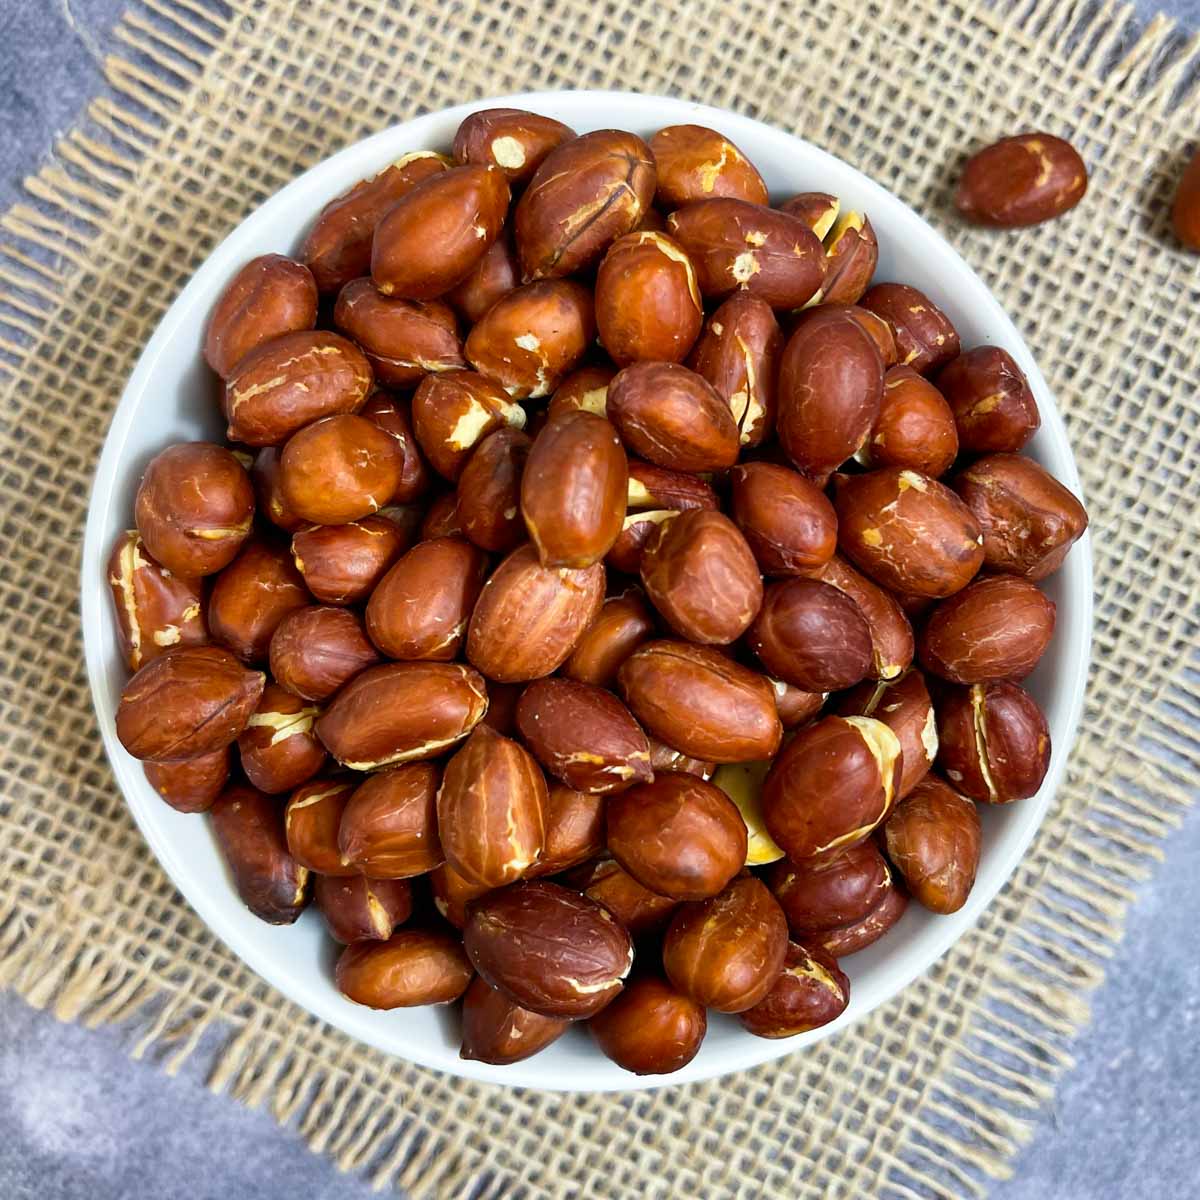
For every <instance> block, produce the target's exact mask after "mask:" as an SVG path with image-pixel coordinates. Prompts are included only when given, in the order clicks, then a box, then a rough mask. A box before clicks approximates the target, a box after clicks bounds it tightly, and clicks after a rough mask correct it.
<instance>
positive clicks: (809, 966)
mask: <svg viewBox="0 0 1200 1200" xmlns="http://www.w3.org/2000/svg"><path fill="white" fill-rule="evenodd" d="M849 1003H850V980H849V979H847V978H846V975H845V973H844V972H843V971H842V970H841V969H840V968H839V967H838V965H837V960H836V959H835V958H834V957H833V955H831V954H828V953H826V952H825V951H824V950H819V949H818V948H817V947H816V946H809V947H805V946H799V945H797V944H796V943H795V942H789V943H788V948H787V956H786V957H785V958H784V961H783V970H782V971H781V972H780V975H779V978H778V979H777V980H776V981H775V984H774V986H773V987H772V988H771V990H770V991H769V992H768V993H767V994H766V995H765V996H764V997H763V998H762V999H761V1000H760V1001H759V1002H758V1003H757V1004H756V1005H754V1007H753V1008H748V1009H746V1010H745V1012H741V1013H739V1014H738V1020H739V1021H741V1023H742V1025H743V1026H745V1028H746V1029H748V1030H749V1031H750V1032H751V1033H753V1034H754V1035H755V1036H756V1037H765V1038H785V1037H795V1036H796V1034H798V1033H807V1032H808V1031H809V1030H810V1029H819V1028H820V1027H821V1026H822V1025H828V1024H829V1022H830V1021H833V1020H836V1019H837V1018H838V1017H840V1016H841V1015H842V1013H843V1012H845V1011H846V1006H847V1005H848V1004H849Z"/></svg>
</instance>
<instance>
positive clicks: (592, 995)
mask: <svg viewBox="0 0 1200 1200" xmlns="http://www.w3.org/2000/svg"><path fill="white" fill-rule="evenodd" d="M463 943H464V945H465V946H466V950H467V954H468V955H469V956H470V959H471V962H472V964H473V965H474V967H475V969H476V970H477V971H478V972H479V974H480V975H482V976H483V978H484V979H486V980H487V981H488V983H490V984H491V985H492V986H493V987H495V988H498V989H499V990H500V991H502V992H504V993H505V994H506V995H507V996H508V997H509V999H511V1000H513V1001H515V1002H516V1003H517V1004H519V1005H521V1006H522V1007H523V1008H528V1009H530V1010H532V1011H533V1012H536V1013H541V1014H542V1015H543V1016H548V1017H566V1018H571V1019H580V1018H584V1017H591V1016H595V1014H596V1013H598V1012H599V1011H600V1010H601V1009H602V1008H603V1007H604V1006H605V1005H606V1004H607V1003H609V1001H611V1000H613V999H614V998H615V997H616V996H617V995H618V994H619V992H620V991H621V987H622V983H623V980H624V979H625V976H626V975H627V974H628V973H629V968H630V966H631V965H632V963H633V946H632V944H631V942H630V940H629V935H628V934H627V933H626V932H625V930H624V929H623V928H622V927H621V926H620V924H618V922H617V920H616V919H615V918H614V917H613V915H612V914H611V913H610V912H609V911H608V910H607V909H606V908H604V907H603V906H602V905H600V904H597V903H596V902H595V901H594V900H590V899H589V898H588V897H587V896H581V895H580V894H579V893H578V892H573V891H570V890H569V889H567V888H564V887H560V886H559V885H558V884H554V883H550V882H548V881H546V880H542V879H538V880H534V881H533V882H529V883H519V884H516V885H515V886H514V887H510V888H504V889H503V890H501V891H497V892H491V893H490V894H488V895H487V896H483V897H481V898H480V899H478V900H476V901H475V902H474V903H473V904H472V905H471V906H470V909H469V916H468V919H467V927H466V929H465V930H464V931H463Z"/></svg>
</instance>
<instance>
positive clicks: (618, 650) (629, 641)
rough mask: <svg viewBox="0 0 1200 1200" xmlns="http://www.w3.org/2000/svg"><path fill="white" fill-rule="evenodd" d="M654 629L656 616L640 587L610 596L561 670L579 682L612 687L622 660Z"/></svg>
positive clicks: (651, 634) (647, 637)
mask: <svg viewBox="0 0 1200 1200" xmlns="http://www.w3.org/2000/svg"><path fill="white" fill-rule="evenodd" d="M654 632H655V626H654V618H653V617H652V615H651V613H650V609H649V608H648V607H647V605H646V600H645V597H644V596H643V595H642V593H641V592H640V591H639V590H638V589H636V588H629V589H627V590H626V591H623V592H621V593H620V594H619V595H615V596H609V598H608V599H607V600H605V601H604V606H603V607H602V608H601V610H600V612H599V614H598V615H597V617H596V619H595V620H594V621H593V622H592V623H591V624H590V625H589V626H588V627H587V629H586V630H585V631H584V633H583V636H582V637H581V638H580V639H579V641H578V642H577V643H576V646H575V649H574V650H573V651H572V652H571V657H570V658H568V659H567V661H566V662H565V663H563V666H562V672H563V674H564V675H566V676H567V678H568V679H574V680H576V681H578V682H579V683H590V684H594V685H595V686H597V687H612V686H613V685H614V684H615V683H616V680H617V672H618V671H619V670H620V668H621V664H622V663H623V662H624V661H625V660H626V659H627V658H628V657H629V656H630V655H631V654H632V653H633V652H634V651H635V650H636V649H637V648H638V647H639V646H640V645H642V644H643V643H644V642H647V641H649V640H650V638H652V637H653V636H654Z"/></svg>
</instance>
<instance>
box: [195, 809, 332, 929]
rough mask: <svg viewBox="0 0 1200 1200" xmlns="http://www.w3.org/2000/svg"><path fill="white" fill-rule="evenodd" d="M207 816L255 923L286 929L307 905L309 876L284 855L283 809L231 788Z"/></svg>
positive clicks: (285, 846)
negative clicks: (255, 920)
mask: <svg viewBox="0 0 1200 1200" xmlns="http://www.w3.org/2000/svg"><path fill="white" fill-rule="evenodd" d="M210 815H211V818H212V829H213V833H214V834H215V835H216V839H217V846H218V847H219V849H220V851H221V857H222V858H223V859H224V860H225V864H226V866H227V867H228V868H229V872H230V874H231V875H232V876H233V883H234V887H236V888H237V893H238V896H239V897H241V901H242V903H243V904H244V905H245V906H246V907H247V908H248V909H249V910H250V911H251V912H252V913H253V914H254V915H255V916H256V917H258V918H259V920H262V921H266V922H268V923H269V924H271V925H290V924H291V923H292V922H293V921H295V919H296V918H297V917H298V916H299V915H300V914H301V913H302V912H303V911H304V909H305V907H306V906H307V904H308V896H309V873H308V870H307V868H305V867H302V866H301V865H300V864H299V863H298V862H296V860H295V859H294V858H292V856H291V854H290V853H289V852H288V848H287V841H286V839H285V837H284V832H283V806H282V805H281V804H280V803H279V802H278V801H277V800H275V799H273V798H272V797H270V796H264V795H263V794H262V792H257V791H255V790H254V789H253V788H249V787H244V786H235V787H231V788H228V789H226V791H225V792H224V793H222V795H221V797H220V798H219V799H218V800H217V802H216V804H214V805H213V806H212V808H211V809H210Z"/></svg>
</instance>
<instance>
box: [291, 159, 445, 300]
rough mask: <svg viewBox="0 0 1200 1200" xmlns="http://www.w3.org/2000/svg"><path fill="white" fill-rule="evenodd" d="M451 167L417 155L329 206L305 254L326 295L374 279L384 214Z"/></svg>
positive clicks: (309, 236) (306, 243) (310, 234)
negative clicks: (376, 241) (374, 254)
mask: <svg viewBox="0 0 1200 1200" xmlns="http://www.w3.org/2000/svg"><path fill="white" fill-rule="evenodd" d="M448 165H449V164H448V162H447V160H446V159H445V158H444V157H443V156H442V155H440V154H435V153H434V152H433V151H432V150H415V151H412V152H411V153H408V154H403V155H401V156H400V157H399V158H398V159H397V160H396V161H395V162H394V163H392V164H390V165H389V166H387V167H385V168H384V169H383V170H382V171H380V172H379V174H378V175H375V176H373V177H371V178H370V179H363V180H361V181H360V182H359V183H356V184H355V185H354V186H353V187H352V188H350V190H349V191H347V192H345V193H343V194H342V195H341V196H338V197H337V198H336V199H334V200H331V201H330V202H329V203H328V204H327V205H325V207H324V208H323V209H322V210H321V212H320V214H319V215H318V217H317V219H316V221H314V222H313V225H312V228H311V229H310V230H309V231H308V234H307V235H306V237H305V239H304V245H303V247H302V249H301V252H300V257H301V258H302V259H303V261H304V262H305V263H307V264H308V268H309V270H311V271H312V273H313V276H314V278H315V279H316V281H317V286H318V287H319V288H320V290H321V292H322V293H326V294H329V293H334V292H336V291H338V289H339V288H341V287H343V286H344V285H345V284H347V283H349V282H350V280H351V279H357V278H359V276H362V275H367V274H369V273H370V270H371V241H372V239H373V238H374V236H375V227H376V226H377V225H378V224H379V221H380V219H381V218H382V217H383V215H384V213H386V212H387V211H388V209H390V208H391V207H392V205H393V204H395V203H396V201H397V200H399V199H400V198H401V197H402V196H404V195H405V194H406V193H408V192H410V191H412V189H413V188H414V187H416V185H417V184H418V183H420V182H421V181H422V180H423V179H428V178H429V177H430V176H433V175H440V174H441V173H442V172H443V171H445V170H446V168H447V166H448Z"/></svg>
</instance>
